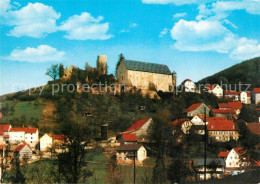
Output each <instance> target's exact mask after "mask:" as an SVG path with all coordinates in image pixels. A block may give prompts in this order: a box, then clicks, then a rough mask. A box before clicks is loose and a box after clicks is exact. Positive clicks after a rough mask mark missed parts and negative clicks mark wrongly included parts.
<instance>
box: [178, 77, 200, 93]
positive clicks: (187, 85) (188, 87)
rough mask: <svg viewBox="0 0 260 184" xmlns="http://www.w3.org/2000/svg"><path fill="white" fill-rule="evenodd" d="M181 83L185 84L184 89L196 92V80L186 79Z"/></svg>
mask: <svg viewBox="0 0 260 184" xmlns="http://www.w3.org/2000/svg"><path fill="white" fill-rule="evenodd" d="M181 85H182V86H183V89H184V91H185V92H191V93H194V92H195V90H196V85H195V84H194V82H193V81H192V80H190V79H186V80H184V81H183V82H182V83H181Z"/></svg>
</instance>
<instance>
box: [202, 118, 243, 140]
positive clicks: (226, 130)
mask: <svg viewBox="0 0 260 184" xmlns="http://www.w3.org/2000/svg"><path fill="white" fill-rule="evenodd" d="M207 130H208V137H209V139H210V140H211V141H217V142H228V141H230V140H232V139H233V140H238V138H239V130H238V127H237V126H236V124H235V123H234V122H233V121H231V120H209V123H208V124H207Z"/></svg>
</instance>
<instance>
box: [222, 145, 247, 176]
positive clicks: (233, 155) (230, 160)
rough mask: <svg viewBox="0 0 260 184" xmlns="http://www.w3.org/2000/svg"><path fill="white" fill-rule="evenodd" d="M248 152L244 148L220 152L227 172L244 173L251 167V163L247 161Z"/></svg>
mask: <svg viewBox="0 0 260 184" xmlns="http://www.w3.org/2000/svg"><path fill="white" fill-rule="evenodd" d="M245 153H246V151H244V150H242V148H233V149H232V150H231V151H225V152H220V153H219V154H218V157H219V158H222V159H223V160H224V161H225V171H226V172H232V171H236V172H239V173H240V172H244V169H245V167H247V166H249V162H247V161H246V157H245Z"/></svg>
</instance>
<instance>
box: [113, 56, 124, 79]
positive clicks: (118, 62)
mask: <svg viewBox="0 0 260 184" xmlns="http://www.w3.org/2000/svg"><path fill="white" fill-rule="evenodd" d="M124 59H125V57H124V55H123V54H122V53H121V54H120V55H119V60H118V61H117V63H116V70H115V75H116V78H117V74H116V72H117V69H118V67H119V65H120V63H121V61H123V60H124Z"/></svg>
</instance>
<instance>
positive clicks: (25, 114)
mask: <svg viewBox="0 0 260 184" xmlns="http://www.w3.org/2000/svg"><path fill="white" fill-rule="evenodd" d="M6 104H8V105H9V107H10V111H9V112H8V114H7V116H6V117H4V118H7V119H8V120H12V119H21V118H24V120H25V121H26V122H28V121H31V120H32V119H38V121H39V120H40V118H41V116H42V112H43V109H44V104H43V102H41V101H18V102H14V101H5V102H3V104H2V106H4V105H6ZM11 107H13V108H11ZM4 118H3V119H4Z"/></svg>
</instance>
